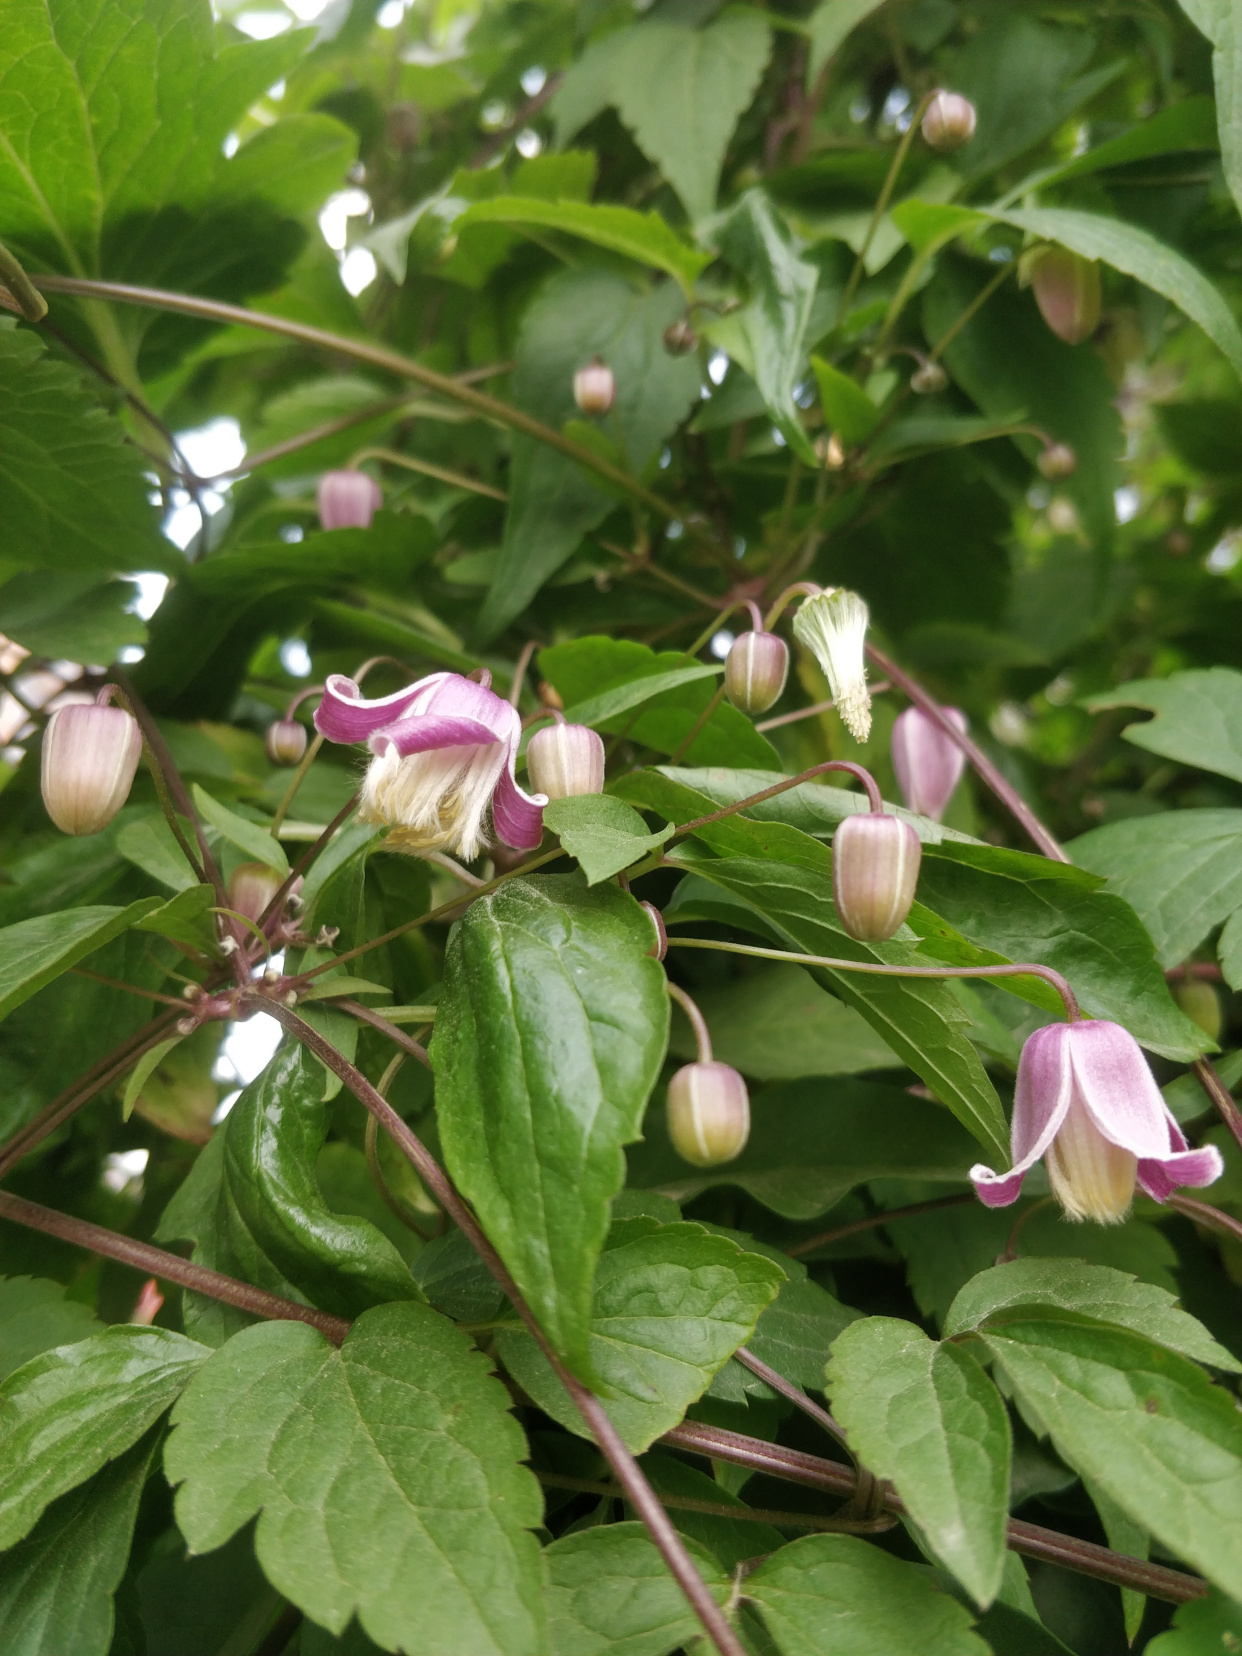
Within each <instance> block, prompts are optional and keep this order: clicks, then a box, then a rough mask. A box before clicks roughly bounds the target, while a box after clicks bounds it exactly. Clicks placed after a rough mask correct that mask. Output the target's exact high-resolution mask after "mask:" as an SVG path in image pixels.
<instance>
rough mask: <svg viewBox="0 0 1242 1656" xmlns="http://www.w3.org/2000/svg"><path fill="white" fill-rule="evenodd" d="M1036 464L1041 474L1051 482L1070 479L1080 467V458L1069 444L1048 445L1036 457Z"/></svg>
mask: <svg viewBox="0 0 1242 1656" xmlns="http://www.w3.org/2000/svg"><path fill="white" fill-rule="evenodd" d="M1035 464H1036V465H1037V466H1038V467H1039V470H1040V473H1041V474H1042V475H1043V476H1044V477H1046V478H1047V479H1048V480H1049V482H1054V481H1056V480H1057V479H1058V478H1061V477H1070V476H1071V475H1072V474H1073V472H1074V470H1075V468H1076V467H1077V465H1078V456H1077V455H1076V454H1075V453H1074V451H1073V449H1072V448H1071V447H1070V446H1069V444H1068V443H1046V444H1045V445H1044V448H1043V450H1042V451H1041V453H1039V454H1038V455H1036V457H1035Z"/></svg>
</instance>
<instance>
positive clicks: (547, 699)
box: [539, 679, 565, 713]
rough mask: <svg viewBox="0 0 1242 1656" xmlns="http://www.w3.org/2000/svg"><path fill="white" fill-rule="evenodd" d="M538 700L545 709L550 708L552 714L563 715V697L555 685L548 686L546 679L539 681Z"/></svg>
mask: <svg viewBox="0 0 1242 1656" xmlns="http://www.w3.org/2000/svg"><path fill="white" fill-rule="evenodd" d="M539 700H540V701H541V702H542V703H543V705H544V706H545V707H550V708H552V710H553V712H556V713H563V712H564V711H565V698H564V696H562V695H561V693H560V691H559V690H558V689H557V688H556V686H555V685H553V684H549V683H548V681H547V679H541V680H540V681H539Z"/></svg>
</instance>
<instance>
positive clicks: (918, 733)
mask: <svg viewBox="0 0 1242 1656" xmlns="http://www.w3.org/2000/svg"><path fill="white" fill-rule="evenodd" d="M944 711H945V713H946V714H947V715H948V717H949V719H950V721H951V722H952V723H953V724H955V725H956V726H957V728H958V729H959V730H960V731H961V732H962V734H963V735H965V734H966V715H965V714H964V713H963V712H962V711H961V709H960V708H957V707H946V708H945V710H944ZM892 753H893V769H894V770H895V771H896V772H897V783H898V786H899V787H900V788H901V797H902V798H903V799H904V800H905V802H906V808H907V810H911V811H917V812H918V814H919V815H920V816H926V817H931V818H932V819H933V821H935V822H939V821H940V818H941V817H942V816H943V814H944V810H945V807H946V806H947V805H948V803H949V800H950V799H951V798H952V797H953V790H954V788H956V787H957V785H958V783H959V782H960V781H961V777H962V772H963V770H964V769H965V768H966V755H965V754H964V753H963V752H962V750H961V748H960V747H958V745H957V743H956V742H955V741H953V740H952V738H951V737H949V736H947V735H946V734H945V732H944V731H943V730H941V728H940V726H939V725H938V724H937V723H936V721H935V720H934V719H932V718H929V717H928V715H927V714H926V713H924V711H923V709H922V708H921V707H907V708H906V710H905V712H904V713H902V714H901V715H900V717H899V718H898V719H897V721H896V723H895V724H894V725H893V744H892Z"/></svg>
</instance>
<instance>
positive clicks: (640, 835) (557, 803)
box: [543, 794, 674, 886]
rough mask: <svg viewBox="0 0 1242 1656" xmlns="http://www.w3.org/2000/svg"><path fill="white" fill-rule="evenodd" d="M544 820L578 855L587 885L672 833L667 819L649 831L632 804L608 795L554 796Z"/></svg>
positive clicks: (627, 863) (573, 854)
mask: <svg viewBox="0 0 1242 1656" xmlns="http://www.w3.org/2000/svg"><path fill="white" fill-rule="evenodd" d="M543 821H544V826H545V827H547V828H550V829H551V830H552V832H553V833H554V834H555V835H556V836H557V838H558V839H559V840H560V842H561V844H562V846H563V847H564V848H565V850H566V851H568V852H569V854H570V856H571V857H576V858H577V861H578V866H579V867H580V868H581V869H582V872H583V873H584V874H585V875H586V881H587V884H588V885H589V886H593V885H598V884H599V882H600V881H601V880H607V879H610V878H611V877H612V875H614V874H619V873H620V872H621V870H622V869H623V868H630V867H632V866H633V864H634V863H636V862H638V860H639V859H640V858H641V857H645V856H646V855H647V854H648V853H649V852H651V851H655V850H657V849H658V848H659V847H660V846H661V845H663V844H664V842H665V840H667V839H668V838H669V836H670V835H671V834H672V833H673V832H674V829H673V825H672V823H671V822H670V823H668V824H666V826H665V827H664V828H663V829H661V830H660V831H659V832H658V833H655V834H649V833H648V832H647V824H646V823H645V822H644V821H643V819H642V817H640V816H639V814H638V812H637V811H636V810H634V808H633V806H631V805H626V804H625V803H624V801H623V800H620V799H614V798H613V797H612V795H611V794H577V795H574V796H572V797H570V798H568V799H554V800H553V801H552V803H551V804H550V805H548V806H546V807H545V809H544V813H543Z"/></svg>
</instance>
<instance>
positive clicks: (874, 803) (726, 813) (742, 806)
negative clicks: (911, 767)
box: [669, 759, 884, 845]
mask: <svg viewBox="0 0 1242 1656" xmlns="http://www.w3.org/2000/svg"><path fill="white" fill-rule="evenodd" d="M827 771H848V772H849V773H850V775H851V776H855V777H857V778H858V780H859V781H860V782H861V783H862V785H863V787H864V788H866V790H867V799H868V801H869V802H870V805H871V809H872V810H873V811H877V812H878V811H883V809H884V801H883V799H882V798H881V797H880V790H879V787H878V785H877V784H876V780H875V777H874V776H872V774H871V772H870V771H869V770H864V769H863V767H862V766H861V765H856V764H854V763H853V762H852V761H851V760H849V759H827V760H825V761H824V763H823V764H822V765H812V766H811V768H810V770H804V771H799V773H798V775H797V776H787V777H785V779H784V780H783V781H781V782H777V783H775V784H774V785H773V786H772V787H770V788H763V789H761V791H760V792H759V793H756V794H748V795H747V796H746V798H745V799H739V800H737V801H736V802H735V803H734V804H732V805H725V806H723V807H722V809H720V810H719V811H713V812H711V814H710V815H709V816H702V817H695V819H694V821H693V822H683V823H682V825H681V827H680V828H678V830H677V832H676V833H675V834H674V835H673V837H672V839H671V840H670V841H669V844H670V845H672V844H674V843H675V842H676V841H677V840H679V839H684V838H685V837H686V835H687V834H693V833H695V832H696V831H697V830H698V829H699V828H706V827H707V826H708V824H709V823H712V822H720V821H722V820H723V819H724V818H725V817H730V816H736V815H737V813H738V812H739V811H745V810H746V809H747V808H748V807H749V806H751V805H761V804H762V803H763V801H764V800H765V799H775V798H776V796H777V794H783V793H787V792H788V791H789V789H790V788H796V787H797V786H798V785H799V783H801V782H809V781H810V780H811V778H812V777H813V776H823V775H824V774H825V772H827Z"/></svg>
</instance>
